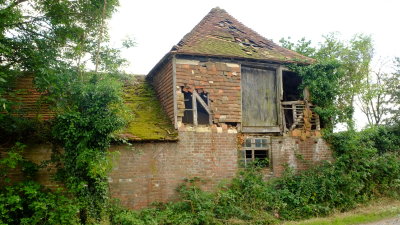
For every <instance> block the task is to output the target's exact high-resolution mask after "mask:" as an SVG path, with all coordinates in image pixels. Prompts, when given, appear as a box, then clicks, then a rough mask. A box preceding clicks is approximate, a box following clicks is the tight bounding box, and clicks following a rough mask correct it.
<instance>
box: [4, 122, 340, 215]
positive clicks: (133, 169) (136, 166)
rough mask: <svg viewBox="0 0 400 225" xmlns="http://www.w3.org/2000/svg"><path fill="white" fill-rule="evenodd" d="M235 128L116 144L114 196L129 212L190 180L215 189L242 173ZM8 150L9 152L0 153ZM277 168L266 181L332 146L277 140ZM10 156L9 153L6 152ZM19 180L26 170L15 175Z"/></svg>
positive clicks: (36, 153) (45, 175)
mask: <svg viewBox="0 0 400 225" xmlns="http://www.w3.org/2000/svg"><path fill="white" fill-rule="evenodd" d="M237 135H238V134H237V133H236V132H234V130H233V129H223V128H220V127H208V128H207V127H202V128H197V129H195V130H192V131H180V132H179V137H180V139H179V141H178V142H153V143H151V142H148V143H133V144H132V145H114V146H112V147H111V149H110V150H111V151H114V152H115V151H119V154H117V157H116V158H115V162H114V168H113V170H112V172H111V173H110V175H109V183H110V190H111V194H112V196H113V197H116V198H119V199H120V200H121V203H122V204H123V205H125V206H126V207H128V208H133V209H139V208H143V207H146V206H148V205H149V204H150V203H152V202H155V201H161V202H165V201H170V200H175V199H177V197H178V193H177V192H176V188H177V187H178V186H179V185H181V184H182V183H184V180H185V179H186V178H187V179H190V178H194V177H198V178H200V179H201V180H203V181H204V183H203V184H202V188H203V189H204V190H208V191H212V190H214V188H215V187H216V186H217V185H218V183H220V182H221V181H222V180H229V179H231V178H233V177H234V176H235V174H236V172H237V170H238V160H239V159H240V157H241V156H240V155H238V137H237ZM0 150H1V151H3V153H4V151H5V149H0ZM271 150H272V168H271V169H267V170H265V171H264V172H265V177H266V178H269V177H271V176H280V175H282V173H283V171H284V169H285V166H290V167H292V168H293V169H295V170H304V169H307V168H308V167H309V166H310V165H311V164H314V163H317V162H320V161H322V160H332V156H331V152H330V150H329V146H328V145H327V144H326V142H325V141H324V140H323V139H322V138H308V139H306V140H305V141H302V140H300V138H299V137H289V136H287V137H279V136H274V137H271ZM2 155H3V156H4V154H2ZM50 155H51V146H49V145H28V148H27V149H26V151H25V157H26V158H27V159H30V160H32V161H34V162H36V163H40V162H42V161H44V160H48V159H50ZM54 172H55V170H54V169H53V170H51V171H47V169H41V170H40V171H39V174H38V176H37V180H38V181H39V182H40V183H42V184H44V185H45V186H47V187H50V188H55V187H57V186H58V185H57V184H56V183H55V182H54V181H53V180H52V178H51V176H52V175H53V174H54ZM10 176H11V178H12V179H13V180H14V181H20V180H21V179H22V176H21V172H20V171H18V170H14V171H12V173H11V174H10Z"/></svg>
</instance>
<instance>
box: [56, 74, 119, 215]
mask: <svg viewBox="0 0 400 225" xmlns="http://www.w3.org/2000/svg"><path fill="white" fill-rule="evenodd" d="M87 79H88V80H87V82H75V83H72V84H71V85H70V86H69V90H68V91H69V92H67V94H69V95H68V99H67V100H68V101H65V102H64V105H62V106H63V109H65V111H64V112H63V113H62V114H61V113H60V114H59V115H58V116H57V118H56V119H55V121H54V126H53V131H52V132H53V136H54V138H55V140H56V141H57V142H58V144H59V145H60V146H62V147H63V152H62V153H61V152H58V151H55V152H54V159H57V160H56V161H57V163H58V164H59V165H60V166H59V167H58V172H57V177H58V179H60V180H61V181H63V182H64V183H65V185H66V187H67V188H68V190H69V191H70V192H71V193H73V194H74V195H75V196H76V197H77V198H78V200H79V202H80V204H81V219H82V222H85V221H86V220H87V219H88V217H89V218H90V217H91V218H97V219H100V218H101V214H102V212H103V210H104V206H105V205H106V203H107V200H108V182H107V173H108V171H109V170H110V169H111V163H110V161H109V157H108V155H109V153H108V152H107V149H108V147H109V145H110V141H111V140H112V134H113V133H114V132H115V131H116V130H118V129H120V128H121V127H122V125H123V124H124V121H123V120H122V119H121V117H120V116H119V115H118V112H119V109H120V108H121V105H122V99H121V97H120V96H121V93H120V92H121V84H120V83H119V82H117V81H116V80H115V79H113V78H111V77H109V76H107V75H105V74H103V75H101V76H99V75H97V74H88V77H87ZM61 165H62V166H61Z"/></svg>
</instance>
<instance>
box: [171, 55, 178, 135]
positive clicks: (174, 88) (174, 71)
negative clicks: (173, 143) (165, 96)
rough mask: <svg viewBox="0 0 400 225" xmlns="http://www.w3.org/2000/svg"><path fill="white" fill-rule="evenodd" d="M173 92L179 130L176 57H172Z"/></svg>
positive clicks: (176, 122) (176, 123)
mask: <svg viewBox="0 0 400 225" xmlns="http://www.w3.org/2000/svg"><path fill="white" fill-rule="evenodd" d="M172 90H173V104H174V127H175V129H178V102H177V96H176V57H175V55H174V56H173V57H172Z"/></svg>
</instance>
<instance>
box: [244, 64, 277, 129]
mask: <svg viewBox="0 0 400 225" xmlns="http://www.w3.org/2000/svg"><path fill="white" fill-rule="evenodd" d="M241 82H242V124H243V127H276V126H278V114H277V113H278V109H277V91H276V72H275V70H266V69H258V68H251V67H243V66H242V81H241Z"/></svg>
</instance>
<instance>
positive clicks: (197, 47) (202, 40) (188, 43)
mask: <svg viewBox="0 0 400 225" xmlns="http://www.w3.org/2000/svg"><path fill="white" fill-rule="evenodd" d="M171 53H176V54H187V55H202V56H218V57H228V58H241V59H258V60H265V61H272V62H281V63H293V62H302V63H311V62H312V61H313V60H312V59H310V58H308V57H305V56H303V55H301V54H299V53H296V52H294V51H291V50H289V49H286V48H283V47H280V46H279V45H277V44H275V43H274V42H273V41H271V40H269V39H267V38H264V37H263V36H261V35H260V34H258V33H257V32H255V31H253V30H252V29H250V28H248V27H246V26H245V25H243V24H242V23H240V22H239V21H238V20H236V19H235V18H234V17H232V16H231V15H229V14H228V13H227V12H226V11H225V10H223V9H220V8H218V7H217V8H213V9H212V10H211V11H210V12H209V13H208V14H207V15H206V16H205V17H204V18H203V19H202V20H201V21H200V23H198V24H197V25H196V26H195V27H194V28H193V30H192V31H190V32H189V33H188V34H186V35H185V36H184V37H183V39H182V40H181V41H180V42H179V43H178V44H177V45H176V46H174V47H173V48H172V50H171Z"/></svg>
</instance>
